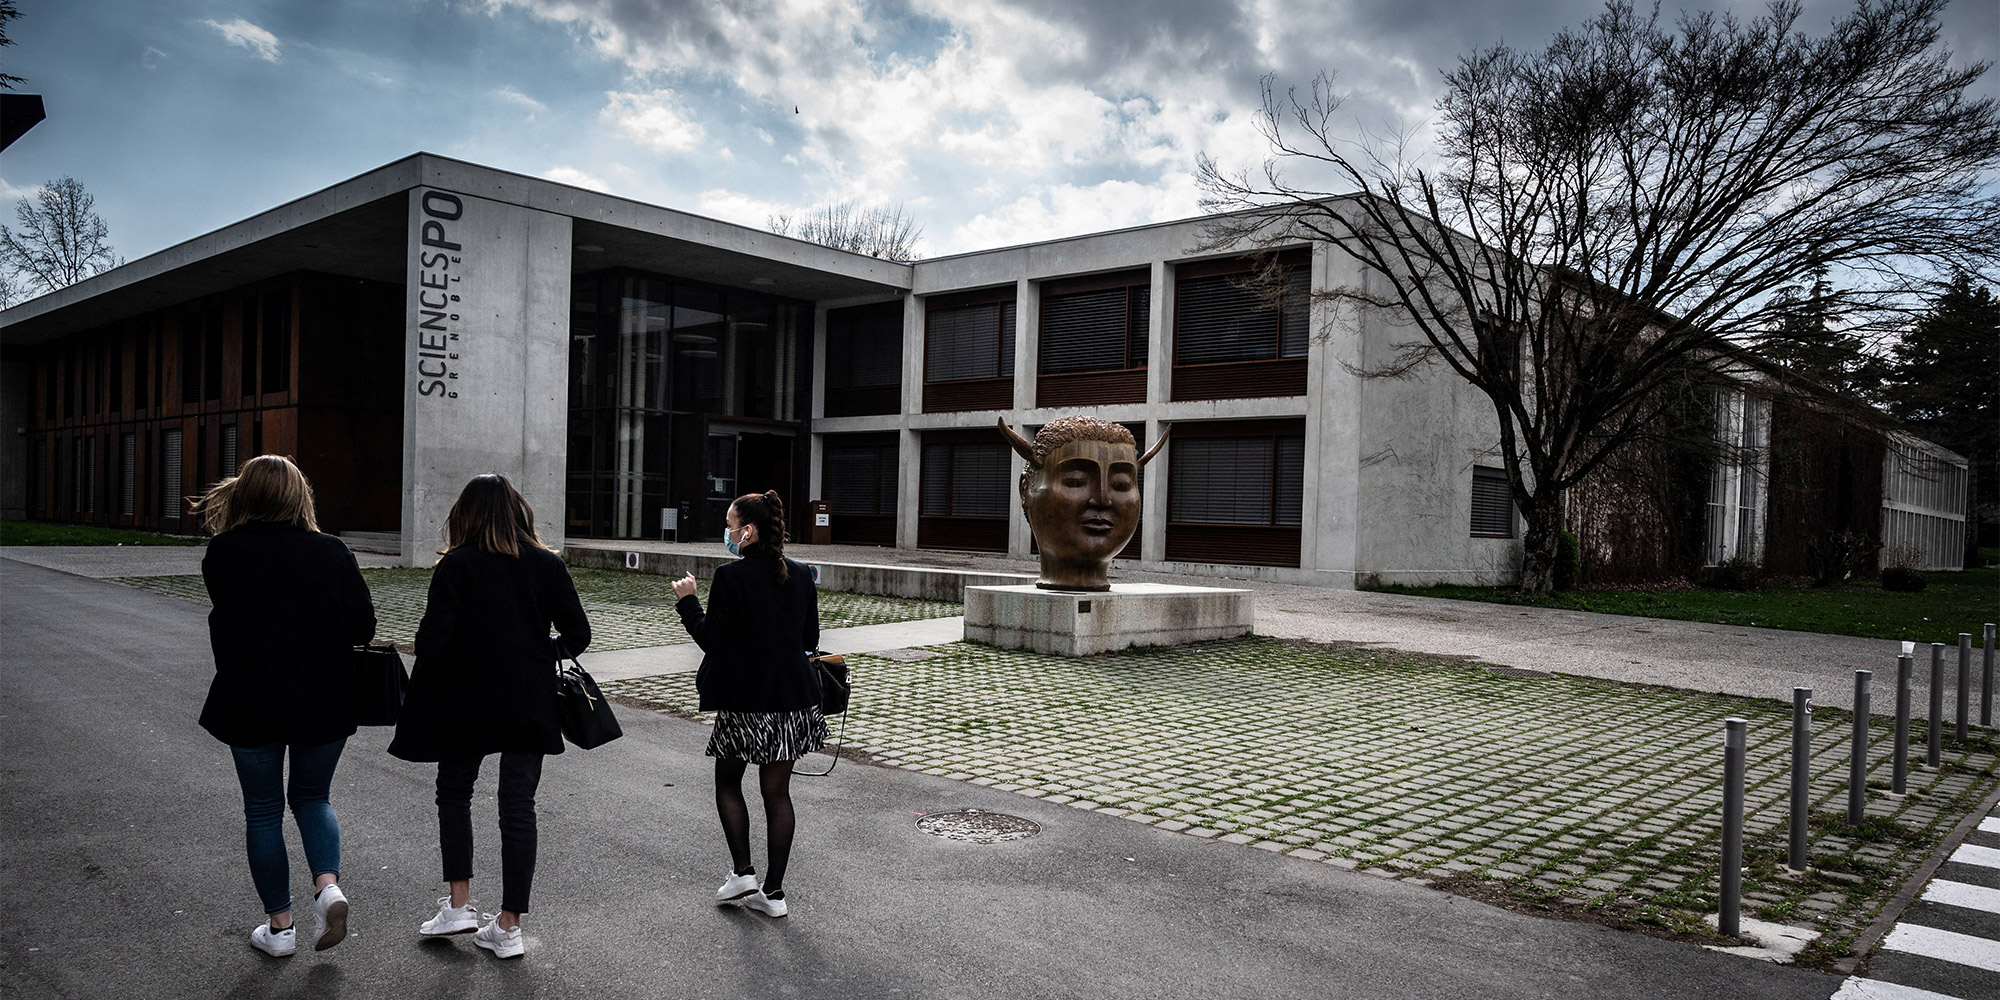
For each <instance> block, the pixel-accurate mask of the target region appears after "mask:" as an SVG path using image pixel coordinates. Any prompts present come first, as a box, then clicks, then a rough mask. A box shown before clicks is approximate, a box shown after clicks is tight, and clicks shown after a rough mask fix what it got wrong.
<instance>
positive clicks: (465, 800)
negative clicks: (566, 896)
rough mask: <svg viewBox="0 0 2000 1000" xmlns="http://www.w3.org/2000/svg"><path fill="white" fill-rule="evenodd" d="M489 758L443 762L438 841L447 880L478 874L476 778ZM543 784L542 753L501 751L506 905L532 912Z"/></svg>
mask: <svg viewBox="0 0 2000 1000" xmlns="http://www.w3.org/2000/svg"><path fill="white" fill-rule="evenodd" d="M485 759H486V758H484V757H464V758H460V759H458V760H447V761H444V762H442V763H440V764H438V780H437V807H438V843H439V845H440V846H441V847H442V848H443V850H444V880H445V881H446V882H456V881H458V880H460V879H470V878H471V877H472V783H473V781H474V780H476V779H477V778H478V777H479V765H480V764H481V763H482V762H484V761H485ZM541 783H542V755H541V754H538V753H503V754H501V755H500V908H501V909H503V910H508V911H511V912H514V913H526V912H528V895H529V892H530V891H531V890H532V889H533V888H534V883H535V789H536V788H537V787H539V786H540V785H541Z"/></svg>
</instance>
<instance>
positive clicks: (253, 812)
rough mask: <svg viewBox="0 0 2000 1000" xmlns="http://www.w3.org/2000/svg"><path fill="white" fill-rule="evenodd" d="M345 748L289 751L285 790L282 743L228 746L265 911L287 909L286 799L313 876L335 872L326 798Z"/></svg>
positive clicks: (336, 846) (334, 835) (335, 833)
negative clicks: (288, 777)
mask: <svg viewBox="0 0 2000 1000" xmlns="http://www.w3.org/2000/svg"><path fill="white" fill-rule="evenodd" d="M346 746H347V740H346V739H338V740H334V741H333V742H332V743H327V744H324V745H321V746H316V747H292V748H291V749H292V780H291V787H290V789H289V791H287V788H286V785H285V745H284V744H283V743H273V744H271V745H269V746H261V747H230V748H229V752H230V754H231V755H233V756H234V757H235V758H236V780H237V781H238V782H240V783H241V784H242V785H243V844H244V847H245V848H246V849H247V850H248V851H249V853H250V880H251V881H252V882H255V883H256V885H257V895H258V896H259V897H260V898H262V899H263V901H264V912H265V913H283V912H285V911H286V910H289V909H291V908H292V887H291V865H290V862H289V860H288V859H287V858H286V857H285V802H286V801H287V800H288V799H289V800H290V802H291V805H292V819H293V820H294V821H296V822H297V823H298V824H299V839H300V840H302V841H304V842H305V848H306V864H308V865H310V866H311V867H312V873H313V878H315V879H317V878H319V877H320V876H321V875H324V874H327V873H329V872H331V873H334V874H336V875H338V874H339V873H340V821H339V820H337V819H335V818H334V816H333V803H332V802H330V801H328V795H329V793H330V792H331V791H332V788H333V769H334V766H335V765H337V764H339V763H340V751H341V750H343V749H345V748H346Z"/></svg>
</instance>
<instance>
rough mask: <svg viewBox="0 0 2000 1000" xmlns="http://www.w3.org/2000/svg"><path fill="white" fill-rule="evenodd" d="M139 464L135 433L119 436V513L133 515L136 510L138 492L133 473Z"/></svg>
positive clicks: (127, 515)
mask: <svg viewBox="0 0 2000 1000" xmlns="http://www.w3.org/2000/svg"><path fill="white" fill-rule="evenodd" d="M137 464H138V443H137V438H136V436H135V435H132V434H125V435H121V436H120V437H119V438H118V513H119V515H120V516H123V517H131V516H132V515H133V514H134V513H135V512H136V505H135V502H134V501H135V500H136V494H137V490H135V489H134V488H133V487H134V484H133V482H132V475H133V473H134V472H135V471H136V469H137Z"/></svg>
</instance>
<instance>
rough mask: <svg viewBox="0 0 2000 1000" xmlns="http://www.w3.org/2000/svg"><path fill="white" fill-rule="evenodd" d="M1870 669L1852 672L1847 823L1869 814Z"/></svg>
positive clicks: (1855, 821)
mask: <svg viewBox="0 0 2000 1000" xmlns="http://www.w3.org/2000/svg"><path fill="white" fill-rule="evenodd" d="M1874 676H1875V671H1873V670H1856V671H1855V672H1854V752H1853V754H1852V755H1851V756H1850V757H1849V759H1848V763H1847V825H1849V826H1860V825H1861V821H1862V820H1864V819H1866V818H1868V817H1867V810H1866V806H1867V804H1868V709H1869V705H1868V682H1869V680H1870V679H1872V678H1873V677H1874Z"/></svg>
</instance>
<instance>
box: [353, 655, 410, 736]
mask: <svg viewBox="0 0 2000 1000" xmlns="http://www.w3.org/2000/svg"><path fill="white" fill-rule="evenodd" d="M409 683H410V675H409V672H408V671H405V670H404V669H403V654H401V653H398V652H396V647H394V646H392V645H389V644H388V643H370V644H369V645H366V646H356V647H354V724H355V725H357V726H393V725H395V724H396V719H397V718H398V717H399V716H401V715H402V714H403V688H404V687H406V686H408V685H409Z"/></svg>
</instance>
